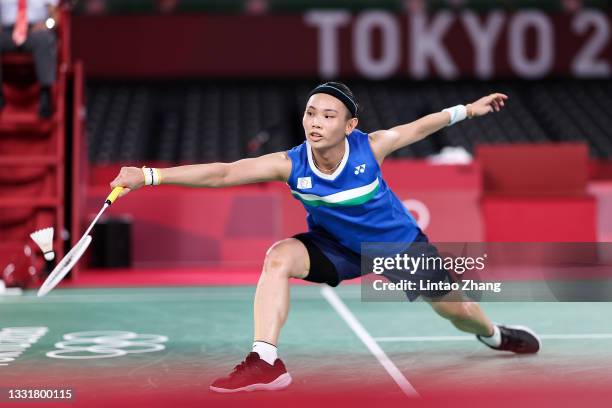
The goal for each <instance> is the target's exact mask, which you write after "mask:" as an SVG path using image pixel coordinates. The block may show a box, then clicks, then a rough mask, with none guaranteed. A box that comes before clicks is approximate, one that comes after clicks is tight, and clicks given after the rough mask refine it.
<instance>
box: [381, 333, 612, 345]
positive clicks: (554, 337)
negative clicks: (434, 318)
mask: <svg viewBox="0 0 612 408" xmlns="http://www.w3.org/2000/svg"><path fill="white" fill-rule="evenodd" d="M538 337H539V338H540V339H542V340H595V339H612V333H584V334H538ZM374 340H375V341H378V342H387V343H390V342H403V341H404V342H430V341H474V336H410V337H375V338H374Z"/></svg>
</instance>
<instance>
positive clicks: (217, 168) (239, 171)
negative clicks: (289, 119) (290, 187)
mask: <svg viewBox="0 0 612 408" xmlns="http://www.w3.org/2000/svg"><path fill="white" fill-rule="evenodd" d="M158 170H159V178H160V184H174V185H180V186H190V187H211V188H217V187H228V186H235V185H239V184H250V183H259V182H264V181H287V179H288V178H289V174H290V173H291V160H290V159H289V157H288V156H287V153H286V152H278V153H270V154H266V155H264V156H260V157H255V158H252V159H243V160H238V161H235V162H232V163H209V164H192V165H187V166H178V167H168V168H164V169H158ZM156 176H157V175H156ZM144 185H145V175H144V172H143V169H139V168H138V167H122V168H121V171H120V172H119V174H118V175H117V177H115V179H114V180H113V181H112V182H111V183H110V186H111V187H112V188H115V187H124V192H123V193H122V195H125V194H127V193H128V192H130V191H131V190H136V189H138V188H140V187H142V186H144Z"/></svg>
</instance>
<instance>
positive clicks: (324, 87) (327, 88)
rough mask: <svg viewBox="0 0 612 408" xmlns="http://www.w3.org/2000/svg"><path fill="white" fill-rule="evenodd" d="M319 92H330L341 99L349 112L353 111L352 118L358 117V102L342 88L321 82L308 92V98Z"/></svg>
mask: <svg viewBox="0 0 612 408" xmlns="http://www.w3.org/2000/svg"><path fill="white" fill-rule="evenodd" d="M318 93H324V94H328V95H331V96H333V97H334V98H337V99H340V101H341V102H342V103H343V104H344V106H346V108H347V109H348V110H349V112H351V117H352V118H355V117H357V104H356V103H355V101H354V100H353V99H351V97H350V96H348V95H347V94H346V93H344V92H343V91H341V90H340V89H338V88H336V87H335V86H333V85H330V84H327V83H325V84H321V85H319V86H317V87H316V88H315V89H313V90H312V91H310V93H309V94H308V98H310V97H311V96H312V95H314V94H318Z"/></svg>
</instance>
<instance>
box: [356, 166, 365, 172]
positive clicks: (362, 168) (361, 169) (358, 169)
mask: <svg viewBox="0 0 612 408" xmlns="http://www.w3.org/2000/svg"><path fill="white" fill-rule="evenodd" d="M364 171H365V164H360V165H359V166H356V167H355V174H359V173H363V172H364Z"/></svg>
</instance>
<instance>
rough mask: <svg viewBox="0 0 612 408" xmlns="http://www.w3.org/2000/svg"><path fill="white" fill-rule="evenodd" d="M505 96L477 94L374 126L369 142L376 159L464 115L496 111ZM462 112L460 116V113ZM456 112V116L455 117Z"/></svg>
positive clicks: (472, 115) (379, 159)
mask: <svg viewBox="0 0 612 408" xmlns="http://www.w3.org/2000/svg"><path fill="white" fill-rule="evenodd" d="M507 99H508V96H506V95H504V94H501V93H493V94H491V95H487V96H485V97H482V98H480V99H479V100H477V101H476V102H473V103H471V104H468V105H466V106H465V107H463V106H462V105H458V106H457V107H453V108H450V109H448V110H447V109H445V110H444V111H442V112H437V113H432V114H430V115H427V116H424V117H422V118H420V119H417V120H415V121H414V122H410V123H407V124H405V125H400V126H396V127H393V128H391V129H388V130H378V131H376V132H372V133H370V144H371V146H372V151H373V152H374V155H375V156H376V159H377V160H378V162H379V163H382V161H383V160H384V159H385V157H387V156H388V155H389V154H391V153H393V152H394V151H396V150H398V149H401V148H402V147H405V146H408V145H410V144H412V143H415V142H418V141H419V140H421V139H424V138H426V137H427V136H429V135H431V134H432V133H435V132H437V131H438V130H440V129H442V128H444V127H446V126H449V125H450V124H454V123H456V122H457V121H459V120H462V119H463V118H465V117H466V116H467V117H468V118H470V119H471V118H476V117H479V116H484V115H486V114H488V113H490V112H499V111H500V110H501V109H502V108H503V107H504V104H505V101H506V100H507ZM461 115H463V117H462V118H461V117H460V116H461ZM457 116H459V118H458V117H457Z"/></svg>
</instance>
